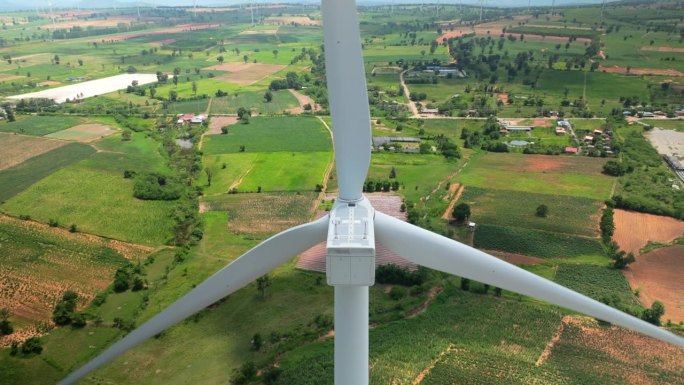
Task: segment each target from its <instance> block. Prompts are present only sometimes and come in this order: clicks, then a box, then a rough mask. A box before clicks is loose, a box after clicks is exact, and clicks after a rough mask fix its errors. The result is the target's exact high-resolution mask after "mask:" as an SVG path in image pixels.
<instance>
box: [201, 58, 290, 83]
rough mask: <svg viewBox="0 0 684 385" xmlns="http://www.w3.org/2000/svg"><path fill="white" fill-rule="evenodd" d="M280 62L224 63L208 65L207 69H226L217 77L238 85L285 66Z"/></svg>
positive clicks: (259, 78) (267, 74)
mask: <svg viewBox="0 0 684 385" xmlns="http://www.w3.org/2000/svg"><path fill="white" fill-rule="evenodd" d="M285 67H286V66H285V65H282V64H262V63H238V62H235V63H226V64H219V65H215V66H212V67H209V68H208V69H209V70H216V71H228V72H231V73H230V74H228V75H223V76H218V77H217V79H219V80H224V81H227V82H231V83H237V84H240V85H250V84H254V83H256V82H258V81H259V80H261V79H264V78H266V77H268V76H270V75H272V74H274V73H276V72H278V71H280V70H282V69H283V68H285Z"/></svg>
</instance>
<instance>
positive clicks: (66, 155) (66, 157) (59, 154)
mask: <svg viewBox="0 0 684 385" xmlns="http://www.w3.org/2000/svg"><path fill="white" fill-rule="evenodd" d="M94 152H95V149H94V148H92V147H90V146H88V145H85V144H80V143H70V144H66V145H64V146H61V147H57V148H55V149H53V150H50V151H48V152H44V153H42V154H40V155H37V156H34V157H32V158H30V159H28V160H26V161H24V162H23V163H20V164H18V165H16V166H14V167H11V168H8V169H5V170H2V171H0V202H5V201H6V200H8V199H9V198H11V197H13V196H14V195H16V194H18V193H20V192H22V191H24V190H25V189H27V188H29V186H31V185H33V184H34V183H36V182H38V181H40V180H41V179H43V178H45V177H47V176H49V175H51V174H52V173H54V172H55V171H57V170H59V169H60V168H62V167H65V166H68V165H70V164H73V163H75V162H78V161H80V160H82V159H85V158H87V157H89V156H91V155H92V154H93V153H94ZM31 205H33V203H32V204H31ZM0 208H3V209H4V208H5V206H4V205H0Z"/></svg>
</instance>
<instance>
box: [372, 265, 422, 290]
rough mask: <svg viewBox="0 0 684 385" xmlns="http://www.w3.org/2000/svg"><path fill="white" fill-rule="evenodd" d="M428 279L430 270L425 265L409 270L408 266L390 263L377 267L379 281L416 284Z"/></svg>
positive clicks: (376, 273) (376, 276) (404, 284)
mask: <svg viewBox="0 0 684 385" xmlns="http://www.w3.org/2000/svg"><path fill="white" fill-rule="evenodd" d="M427 279H428V270H427V269H426V268H424V267H418V268H417V269H416V270H413V271H411V270H409V269H408V268H406V267H401V266H398V265H395V264H393V263H390V264H388V265H380V266H378V267H377V268H376V269H375V280H376V281H377V282H378V283H386V284H394V285H403V286H416V285H422V284H423V283H424V282H425V281H427Z"/></svg>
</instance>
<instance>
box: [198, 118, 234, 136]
mask: <svg viewBox="0 0 684 385" xmlns="http://www.w3.org/2000/svg"><path fill="white" fill-rule="evenodd" d="M237 122H238V117H237V116H212V117H211V120H210V121H209V129H208V130H207V132H205V133H204V135H218V134H220V133H221V127H224V126H230V125H232V124H235V123H237Z"/></svg>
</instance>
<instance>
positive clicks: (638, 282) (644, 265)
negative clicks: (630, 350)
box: [624, 246, 684, 322]
mask: <svg viewBox="0 0 684 385" xmlns="http://www.w3.org/2000/svg"><path fill="white" fill-rule="evenodd" d="M624 273H625V277H627V280H628V281H629V284H630V285H631V286H632V287H633V288H641V293H640V295H639V300H640V301H641V304H642V305H644V306H646V307H651V305H652V304H653V301H655V300H658V301H661V302H662V303H663V304H665V315H664V316H663V321H666V320H668V319H670V320H672V322H680V321H684V246H672V247H664V248H662V249H658V250H655V251H652V252H650V253H648V254H644V255H642V256H639V257H638V258H637V260H636V262H634V263H633V264H631V265H629V267H628V268H627V269H626V270H625V271H624Z"/></svg>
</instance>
